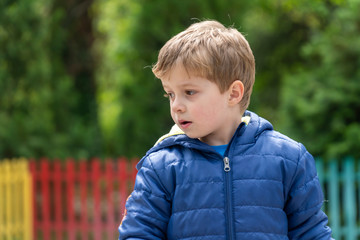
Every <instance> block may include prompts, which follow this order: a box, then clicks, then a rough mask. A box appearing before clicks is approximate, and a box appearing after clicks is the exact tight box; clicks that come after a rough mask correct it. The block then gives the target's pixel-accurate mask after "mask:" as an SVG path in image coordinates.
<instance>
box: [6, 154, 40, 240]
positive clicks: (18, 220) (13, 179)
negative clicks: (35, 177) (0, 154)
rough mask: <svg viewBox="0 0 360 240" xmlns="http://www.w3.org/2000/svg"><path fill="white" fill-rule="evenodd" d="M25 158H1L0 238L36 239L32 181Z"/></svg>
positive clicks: (9, 239) (8, 239)
mask: <svg viewBox="0 0 360 240" xmlns="http://www.w3.org/2000/svg"><path fill="white" fill-rule="evenodd" d="M31 181H32V180H31V174H30V172H29V167H28V162H27V161H26V160H25V159H13V160H3V161H0V240H13V239H16V240H32V235H33V234H32V202H31V201H32V191H31V189H32V185H31V184H32V182H31Z"/></svg>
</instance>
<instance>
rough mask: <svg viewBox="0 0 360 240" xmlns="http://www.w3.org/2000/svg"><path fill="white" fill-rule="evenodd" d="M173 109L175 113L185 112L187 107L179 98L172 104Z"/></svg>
mask: <svg viewBox="0 0 360 240" xmlns="http://www.w3.org/2000/svg"><path fill="white" fill-rule="evenodd" d="M171 109H172V111H173V112H184V111H185V105H184V104H183V103H182V102H181V101H180V99H179V98H175V100H174V102H173V103H172V104H171Z"/></svg>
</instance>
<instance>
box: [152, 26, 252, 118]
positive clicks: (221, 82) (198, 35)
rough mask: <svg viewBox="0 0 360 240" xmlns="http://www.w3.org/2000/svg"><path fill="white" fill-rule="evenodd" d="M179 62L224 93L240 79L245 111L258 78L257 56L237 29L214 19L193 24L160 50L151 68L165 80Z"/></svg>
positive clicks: (157, 75)
mask: <svg viewBox="0 0 360 240" xmlns="http://www.w3.org/2000/svg"><path fill="white" fill-rule="evenodd" d="M177 63H182V64H183V66H184V68H185V69H186V71H188V73H190V74H192V75H195V76H198V77H204V78H207V79H209V80H210V81H212V82H214V83H215V84H217V86H218V87H219V89H220V92H221V93H223V92H225V91H226V90H227V89H229V87H230V85H231V84H232V83H233V82H234V81H235V80H240V81H241V82H242V83H243V84H244V96H243V99H242V100H241V102H240V106H241V109H242V110H243V111H245V110H246V108H247V107H248V105H249V103H250V96H251V92H252V88H253V85H254V81H255V59H254V55H253V53H252V51H251V48H250V46H249V43H248V42H247V40H246V39H245V37H244V36H243V35H242V34H241V33H240V32H239V31H238V30H237V29H234V28H232V27H229V28H226V27H225V26H223V25H222V24H221V23H219V22H217V21H213V20H211V21H210V20H208V21H202V22H198V23H194V24H192V25H191V26H190V27H188V28H187V29H186V30H185V31H183V32H180V33H179V34H177V35H175V36H174V37H172V38H171V39H170V40H169V41H168V42H167V43H166V44H165V45H164V46H163V47H162V48H161V49H160V52H159V55H158V61H157V63H156V64H155V65H154V66H153V68H152V71H153V73H154V74H155V76H156V77H157V78H159V79H162V78H164V77H166V76H167V74H168V73H169V72H170V71H171V69H172V68H173V67H174V66H175V65H176V64H177Z"/></svg>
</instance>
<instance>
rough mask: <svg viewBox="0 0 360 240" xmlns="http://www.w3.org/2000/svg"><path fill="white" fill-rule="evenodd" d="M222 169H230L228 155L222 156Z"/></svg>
mask: <svg viewBox="0 0 360 240" xmlns="http://www.w3.org/2000/svg"><path fill="white" fill-rule="evenodd" d="M224 171H225V172H229V171H230V159H229V158H228V157H224Z"/></svg>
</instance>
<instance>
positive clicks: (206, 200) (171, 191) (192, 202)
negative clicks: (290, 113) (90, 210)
mask: <svg viewBox="0 0 360 240" xmlns="http://www.w3.org/2000/svg"><path fill="white" fill-rule="evenodd" d="M246 114H248V115H250V117H251V120H250V122H249V123H248V124H247V125H246V124H245V123H242V124H241V125H240V126H239V127H238V129H237V131H236V133H235V134H234V136H233V138H232V140H231V142H230V143H229V146H228V148H227V150H226V152H225V156H226V157H225V158H224V157H223V156H221V155H219V154H218V153H217V152H215V151H214V150H213V148H212V147H211V146H209V145H207V144H205V143H202V142H201V141H199V140H197V139H191V138H188V137H187V136H186V135H184V134H178V135H174V136H169V137H167V138H165V139H163V140H162V141H161V142H160V143H158V144H157V145H155V146H154V147H153V148H152V149H150V150H149V151H148V153H147V154H146V156H145V157H144V158H143V159H142V160H141V161H140V162H139V164H138V170H139V172H138V175H137V177H136V183H135V187H134V191H133V192H132V194H131V196H130V197H129V199H128V201H127V203H126V209H127V215H126V216H125V217H124V219H123V221H122V223H121V225H120V227H119V231H120V237H119V239H186V240H190V239H206V240H210V239H214V240H215V239H216V240H219V239H245V240H246V239H251V240H254V239H261V240H266V239H269V240H270V239H276V240H278V239H306V240H308V239H331V237H330V234H331V230H330V229H329V228H328V227H327V216H326V215H325V214H324V213H323V212H322V211H321V209H320V208H321V206H322V203H323V195H322V191H321V188H320V185H319V181H318V177H317V173H316V169H315V165H314V159H313V157H312V156H311V155H310V154H309V153H308V152H307V151H306V149H305V148H304V146H303V145H301V144H299V143H297V142H295V141H293V140H291V139H289V138H288V137H286V136H284V135H282V134H280V133H278V132H276V131H274V130H273V127H272V125H271V124H270V123H269V122H268V121H266V120H264V119H262V118H260V117H258V116H257V115H256V114H254V113H251V112H246ZM227 161H229V165H228V166H227Z"/></svg>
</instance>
